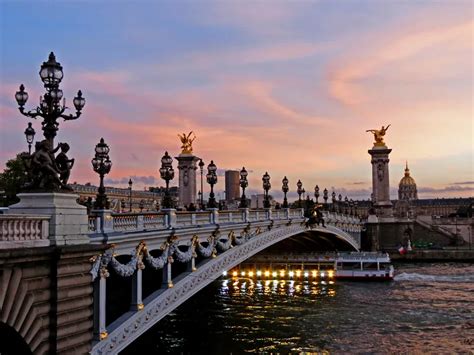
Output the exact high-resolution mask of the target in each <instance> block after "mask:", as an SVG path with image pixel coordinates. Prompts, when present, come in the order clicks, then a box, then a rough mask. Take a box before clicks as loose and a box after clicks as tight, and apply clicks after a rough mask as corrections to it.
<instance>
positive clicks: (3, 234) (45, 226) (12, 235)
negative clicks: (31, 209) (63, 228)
mask: <svg viewBox="0 0 474 355" xmlns="http://www.w3.org/2000/svg"><path fill="white" fill-rule="evenodd" d="M49 220H50V217H49V216H22V215H21V216H20V215H18V216H15V215H0V249H7V248H19V247H21V248H24V247H33V246H48V245H49V244H50V241H49Z"/></svg>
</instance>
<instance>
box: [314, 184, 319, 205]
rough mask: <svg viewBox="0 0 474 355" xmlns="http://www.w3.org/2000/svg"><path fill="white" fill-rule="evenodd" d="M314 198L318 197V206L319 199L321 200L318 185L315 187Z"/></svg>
mask: <svg viewBox="0 0 474 355" xmlns="http://www.w3.org/2000/svg"><path fill="white" fill-rule="evenodd" d="M314 197H316V204H318V198H319V186H318V185H316V186H315V187H314Z"/></svg>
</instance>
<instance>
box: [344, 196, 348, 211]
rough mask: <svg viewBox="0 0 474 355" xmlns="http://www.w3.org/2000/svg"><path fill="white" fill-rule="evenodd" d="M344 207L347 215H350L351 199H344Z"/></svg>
mask: <svg viewBox="0 0 474 355" xmlns="http://www.w3.org/2000/svg"><path fill="white" fill-rule="evenodd" d="M344 205H345V208H344V211H345V214H348V209H349V198H348V197H347V196H346V197H344Z"/></svg>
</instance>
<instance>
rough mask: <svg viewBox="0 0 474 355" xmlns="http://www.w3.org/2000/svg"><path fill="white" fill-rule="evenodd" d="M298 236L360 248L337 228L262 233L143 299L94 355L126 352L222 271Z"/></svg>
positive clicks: (114, 325)
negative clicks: (140, 304) (170, 286)
mask: <svg viewBox="0 0 474 355" xmlns="http://www.w3.org/2000/svg"><path fill="white" fill-rule="evenodd" d="M297 235H301V237H303V238H310V239H313V242H314V241H316V240H317V239H318V238H319V239H320V240H322V241H325V243H327V241H328V240H331V238H332V239H338V240H340V241H341V242H334V241H332V244H333V245H336V244H335V243H343V245H345V246H347V248H349V249H351V248H352V250H354V249H355V250H357V249H358V246H357V242H356V241H355V240H354V239H353V238H352V237H351V236H350V235H348V234H347V233H345V232H343V231H341V230H339V229H338V228H335V227H328V228H320V227H317V228H314V229H313V230H307V229H306V228H305V227H303V226H300V225H298V224H294V225H290V226H285V227H280V228H275V229H272V230H270V231H266V232H263V233H261V234H259V235H257V236H254V237H252V238H251V239H250V240H248V241H246V242H245V243H243V244H241V245H238V246H234V247H233V248H231V249H229V250H227V251H225V252H224V253H222V254H219V255H218V256H217V257H216V258H211V259H207V260H206V261H205V262H203V263H202V264H200V265H198V269H197V270H196V271H194V272H192V273H184V274H182V275H180V276H178V277H177V278H175V279H174V280H173V282H174V287H172V288H168V289H160V290H157V291H155V292H154V293H152V294H151V295H150V296H148V297H147V298H146V299H145V300H144V309H143V310H141V311H138V312H127V313H125V314H124V315H123V316H121V317H120V318H118V319H117V320H116V321H114V322H113V323H112V324H111V325H110V327H109V328H108V331H109V336H108V337H107V338H106V339H104V340H102V341H101V342H99V343H97V344H95V346H94V347H93V349H92V354H107V353H117V352H118V351H121V350H123V349H124V348H125V347H127V346H128V345H129V344H131V343H132V342H133V341H134V340H135V339H137V338H138V337H139V336H140V335H141V334H143V333H144V332H145V331H147V330H148V329H149V328H151V327H152V326H153V325H154V324H156V323H157V322H158V321H159V320H160V319H162V318H163V317H165V316H166V315H168V314H169V313H170V312H172V311H173V310H174V309H175V308H177V307H178V306H179V305H181V304H182V303H183V302H184V301H186V300H187V299H189V298H190V297H192V296H193V295H194V294H196V293H197V292H198V291H200V290H201V289H202V288H204V287H206V286H207V285H208V284H210V283H211V282H213V281H214V280H215V279H217V278H218V277H220V276H221V275H222V272H223V271H226V270H229V269H231V268H233V267H235V266H237V265H239V264H240V263H242V262H243V261H245V260H247V259H248V258H250V257H252V256H253V255H255V254H257V253H259V252H261V251H262V250H265V249H267V248H268V247H270V246H272V245H274V244H276V243H279V242H281V241H283V240H285V239H288V238H291V237H294V236H297ZM299 237H300V236H298V238H299ZM293 239H295V238H293ZM328 245H331V243H329V244H328ZM337 245H339V244H337Z"/></svg>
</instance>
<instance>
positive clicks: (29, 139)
mask: <svg viewBox="0 0 474 355" xmlns="http://www.w3.org/2000/svg"><path fill="white" fill-rule="evenodd" d="M35 134H36V132H35V129H34V128H33V127H32V126H31V122H28V127H26V129H25V137H26V143H28V154H30V155H31V144H32V143H33V141H34V139H35Z"/></svg>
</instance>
